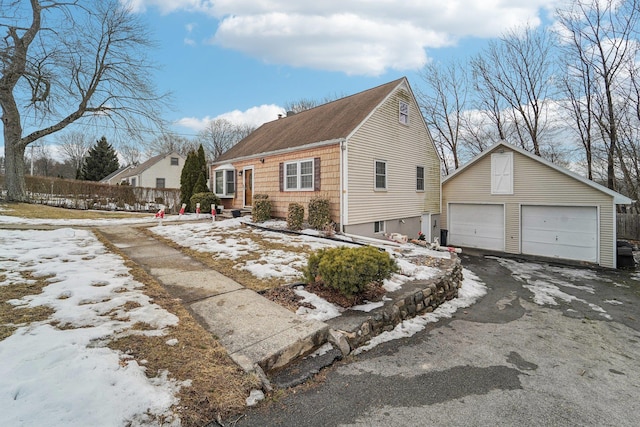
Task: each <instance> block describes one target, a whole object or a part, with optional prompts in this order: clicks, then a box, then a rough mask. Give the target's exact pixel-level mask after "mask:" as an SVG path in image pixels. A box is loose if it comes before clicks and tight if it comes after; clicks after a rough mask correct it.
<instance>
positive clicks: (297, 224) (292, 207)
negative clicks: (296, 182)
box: [287, 203, 304, 230]
mask: <svg viewBox="0 0 640 427" xmlns="http://www.w3.org/2000/svg"><path fill="white" fill-rule="evenodd" d="M303 222H304V206H302V205H301V204H300V203H289V213H288V215H287V227H289V230H302V223H303Z"/></svg>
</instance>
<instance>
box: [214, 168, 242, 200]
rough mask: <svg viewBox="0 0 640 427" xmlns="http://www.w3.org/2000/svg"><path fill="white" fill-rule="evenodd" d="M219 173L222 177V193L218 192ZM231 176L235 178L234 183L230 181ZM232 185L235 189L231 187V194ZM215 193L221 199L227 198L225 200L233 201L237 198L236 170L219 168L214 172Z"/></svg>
mask: <svg viewBox="0 0 640 427" xmlns="http://www.w3.org/2000/svg"><path fill="white" fill-rule="evenodd" d="M218 173H220V174H221V175H222V192H221V193H220V192H218V191H217V190H218V182H219V179H218ZM229 176H232V177H233V181H230V180H229V179H228V177H229ZM230 184H232V185H233V187H231V188H232V189H233V191H232V192H229V191H228V190H229V185H230ZM213 193H214V194H215V195H216V196H218V197H220V198H225V199H233V198H235V196H236V170H235V169H230V168H218V169H216V170H214V171H213Z"/></svg>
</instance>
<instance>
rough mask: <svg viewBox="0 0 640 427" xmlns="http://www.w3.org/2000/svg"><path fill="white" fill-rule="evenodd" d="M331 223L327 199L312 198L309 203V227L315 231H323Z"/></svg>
mask: <svg viewBox="0 0 640 427" xmlns="http://www.w3.org/2000/svg"><path fill="white" fill-rule="evenodd" d="M330 222H331V206H330V205H329V199H325V198H323V197H314V198H313V199H311V200H310V201H309V225H310V226H311V227H312V228H313V229H315V230H324V228H325V226H326V225H327V224H329V223H330Z"/></svg>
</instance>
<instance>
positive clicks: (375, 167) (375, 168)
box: [373, 160, 389, 191]
mask: <svg viewBox="0 0 640 427" xmlns="http://www.w3.org/2000/svg"><path fill="white" fill-rule="evenodd" d="M378 163H382V164H384V187H378ZM388 188H389V168H388V164H387V161H386V160H374V161H373V189H374V190H375V191H387V189H388Z"/></svg>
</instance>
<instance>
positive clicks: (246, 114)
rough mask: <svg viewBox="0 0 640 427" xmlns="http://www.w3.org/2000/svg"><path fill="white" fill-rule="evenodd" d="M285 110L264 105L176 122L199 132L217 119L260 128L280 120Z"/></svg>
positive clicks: (272, 105) (187, 118) (186, 118)
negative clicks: (279, 115)
mask: <svg viewBox="0 0 640 427" xmlns="http://www.w3.org/2000/svg"><path fill="white" fill-rule="evenodd" d="M284 113H285V110H284V108H282V107H279V106H277V105H274V104H269V105H266V104H263V105H260V106H258V107H251V108H249V109H248V110H245V111H240V110H233V111H229V112H227V113H223V114H220V115H219V116H216V117H209V116H206V117H202V118H197V117H184V118H182V119H180V120H178V121H176V122H175V124H176V125H178V126H182V127H185V128H187V129H191V130H193V131H196V132H199V131H201V130H203V129H204V128H205V127H206V125H207V123H209V122H210V121H212V120H216V119H226V120H228V121H230V122H231V123H234V124H238V125H241V124H248V125H251V126H256V127H258V126H260V125H262V124H263V123H266V122H270V121H272V120H276V119H277V118H278V114H284Z"/></svg>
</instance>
